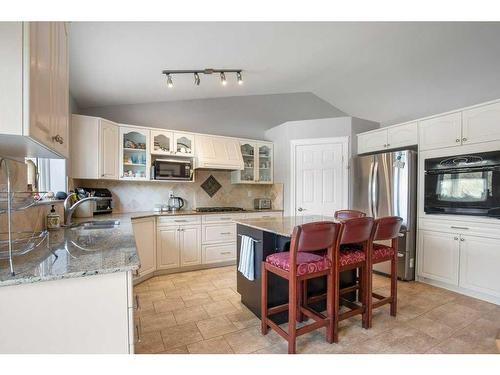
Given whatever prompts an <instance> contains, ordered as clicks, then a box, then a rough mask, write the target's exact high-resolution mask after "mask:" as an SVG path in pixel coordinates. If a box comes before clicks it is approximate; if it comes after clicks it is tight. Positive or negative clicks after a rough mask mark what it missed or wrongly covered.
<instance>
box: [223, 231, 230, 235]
mask: <svg viewBox="0 0 500 375" xmlns="http://www.w3.org/2000/svg"><path fill="white" fill-rule="evenodd" d="M221 234H224V235H228V234H231V232H222V233H221Z"/></svg>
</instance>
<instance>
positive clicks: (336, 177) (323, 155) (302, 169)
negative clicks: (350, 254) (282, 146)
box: [291, 137, 348, 216]
mask: <svg viewBox="0 0 500 375" xmlns="http://www.w3.org/2000/svg"><path fill="white" fill-rule="evenodd" d="M347 151H348V139H347V138H345V137H343V138H327V139H308V140H297V141H292V197H291V200H292V202H291V209H292V214H295V215H327V216H333V214H334V212H335V211H336V210H339V209H346V208H348V174H347V164H346V163H347V157H348V153H347Z"/></svg>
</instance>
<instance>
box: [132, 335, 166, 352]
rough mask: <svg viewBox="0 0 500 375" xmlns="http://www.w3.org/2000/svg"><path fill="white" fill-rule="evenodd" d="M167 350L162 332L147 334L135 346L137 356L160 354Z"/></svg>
mask: <svg viewBox="0 0 500 375" xmlns="http://www.w3.org/2000/svg"><path fill="white" fill-rule="evenodd" d="M164 350H165V347H164V346H163V340H162V337H161V334H160V331H156V332H151V333H145V334H142V335H141V337H140V341H139V342H137V343H136V344H135V352H136V353H137V354H152V353H159V352H162V351H164Z"/></svg>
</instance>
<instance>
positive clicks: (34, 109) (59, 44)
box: [0, 22, 69, 158]
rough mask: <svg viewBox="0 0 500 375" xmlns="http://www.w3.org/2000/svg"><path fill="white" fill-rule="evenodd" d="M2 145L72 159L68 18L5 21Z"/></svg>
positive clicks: (0, 75) (9, 150) (0, 44)
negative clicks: (50, 20) (70, 142)
mask: <svg viewBox="0 0 500 375" xmlns="http://www.w3.org/2000/svg"><path fill="white" fill-rule="evenodd" d="M0 49H1V50H2V52H4V53H2V56H3V57H5V59H4V58H2V68H3V69H0V81H1V82H2V94H0V134H2V137H0V149H1V150H2V154H3V155H6V156H12V157H24V156H29V157H52V158H54V157H56V158H57V157H68V156H69V155H68V154H69V142H68V138H69V126H68V123H69V112H68V111H69V89H68V36H67V30H66V24H65V23H63V22H26V23H22V22H10V23H1V24H0Z"/></svg>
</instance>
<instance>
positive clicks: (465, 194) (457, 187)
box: [424, 151, 500, 218]
mask: <svg viewBox="0 0 500 375" xmlns="http://www.w3.org/2000/svg"><path fill="white" fill-rule="evenodd" d="M424 211H425V213H427V214H453V215H474V216H489V217H497V218H500V151H494V152H484V153H477V154H467V155H457V156H452V157H446V158H444V157H441V158H433V159H426V160H425V196H424Z"/></svg>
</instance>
